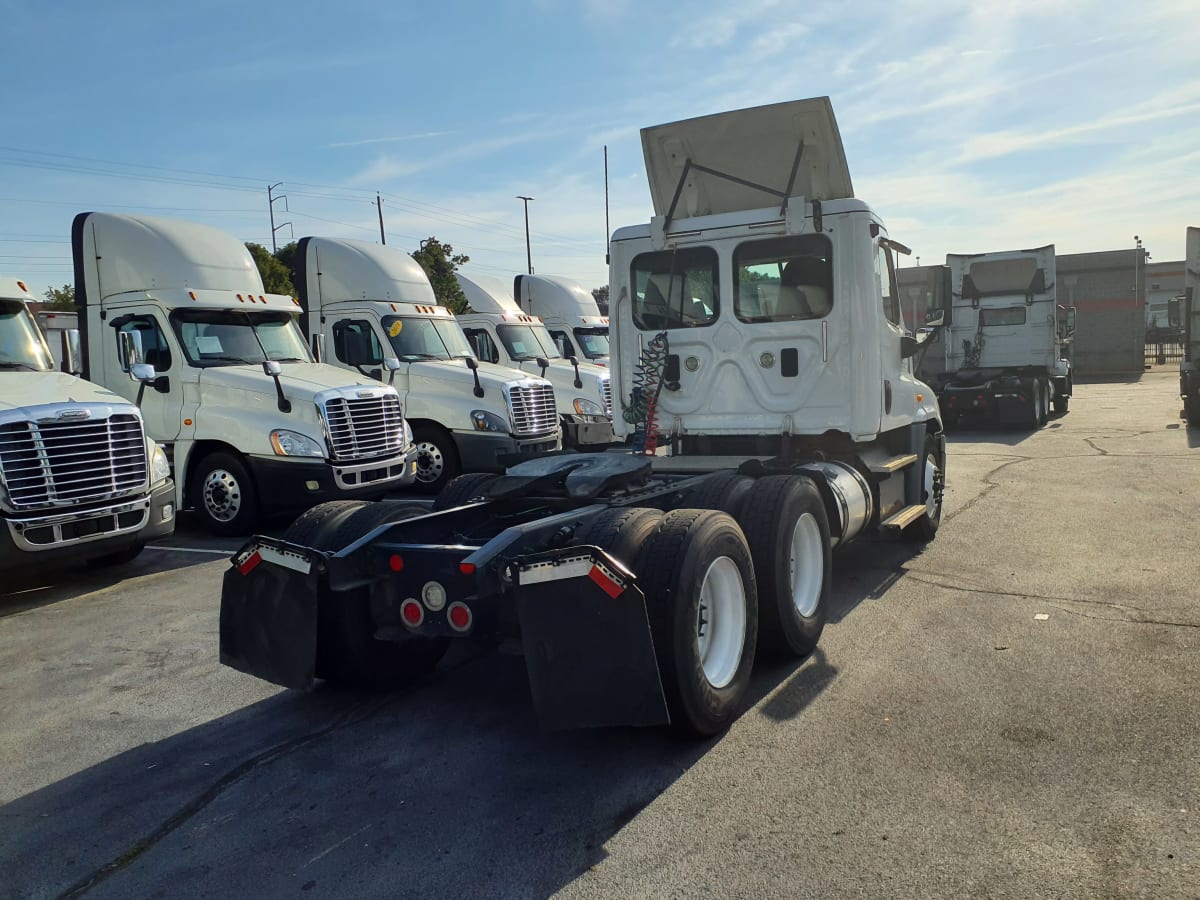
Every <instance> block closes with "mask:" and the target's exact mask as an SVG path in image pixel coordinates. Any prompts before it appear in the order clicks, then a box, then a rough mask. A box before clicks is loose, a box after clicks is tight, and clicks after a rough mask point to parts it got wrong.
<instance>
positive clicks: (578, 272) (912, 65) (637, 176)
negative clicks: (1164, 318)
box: [0, 0, 1200, 287]
mask: <svg viewBox="0 0 1200 900" xmlns="http://www.w3.org/2000/svg"><path fill="white" fill-rule="evenodd" d="M0 21H3V22H4V23H5V29H4V31H5V35H6V38H5V48H4V52H3V54H2V55H0V84H3V85H4V89H3V93H2V94H0V112H2V113H3V119H4V123H5V128H4V137H3V138H2V139H0V146H2V149H0V274H3V275H14V276H18V277H25V278H27V279H28V280H29V281H30V282H31V283H32V285H39V286H44V285H45V284H48V283H53V284H62V283H64V282H67V281H70V280H72V278H71V271H70V244H69V230H70V222H71V218H72V216H73V215H74V214H75V213H76V212H79V211H82V210H85V209H107V210H113V211H129V212H144V213H148V214H159V215H171V216H178V217H181V218H189V219H195V220H197V221H204V222H209V223H212V224H214V225H218V226H220V227H222V228H225V229H226V230H228V231H230V232H232V233H233V234H235V235H237V236H238V237H240V238H242V239H243V240H254V241H258V242H260V243H264V244H267V245H268V246H269V244H270V226H269V224H268V217H267V198H266V186H267V184H268V183H274V182H283V187H282V191H283V193H285V194H286V195H287V203H288V210H289V212H284V211H283V208H282V205H280V206H279V207H277V211H278V220H280V221H290V222H291V223H292V230H291V231H289V229H287V228H285V229H283V230H282V231H281V232H280V237H281V242H282V241H283V240H286V239H287V238H288V236H289V234H290V233H293V234H294V236H295V237H297V238H298V237H301V236H302V235H306V234H318V235H333V236H344V237H358V238H362V239H368V240H370V239H373V238H375V237H377V236H378V230H377V229H378V225H377V220H376V212H375V207H374V198H375V192H376V191H380V192H382V194H383V197H384V204H383V211H384V216H385V223H386V229H387V233H388V243H389V244H390V245H395V246H398V247H402V248H404V249H407V250H413V249H415V248H416V247H417V246H418V244H419V242H420V240H421V239H422V238H424V237H428V236H430V235H436V236H437V237H438V238H440V239H442V240H445V241H449V242H450V243H452V244H453V245H454V247H455V249H456V250H458V251H461V252H465V253H467V254H469V255H470V257H471V264H470V266H469V267H468V271H470V270H474V271H477V272H480V273H485V274H490V275H512V274H514V273H516V272H519V271H524V265H525V242H524V225H523V220H522V213H521V203H520V202H519V201H518V200H516V199H515V196H516V195H518V194H527V195H530V196H533V197H534V198H535V200H534V201H533V202H532V203H531V204H530V223H531V229H532V232H533V238H532V243H533V261H534V266H535V268H536V270H537V271H538V272H541V273H544V274H559V275H566V276H569V277H573V278H576V279H578V280H580V281H582V282H583V283H584V284H586V285H587V286H589V287H594V286H597V285H600V284H604V283H606V282H607V271H606V268H605V265H604V234H605V226H604V183H603V157H602V152H603V147H604V146H605V145H607V146H608V148H609V174H610V186H611V195H612V196H611V224H612V227H613V228H614V229H615V228H616V227H619V226H621V225H626V224H632V223H636V222H644V221H646V220H648V218H649V216H650V213H651V210H650V197H649V193H648V191H647V188H646V182H645V176H644V174H643V169H642V158H641V145H640V142H639V135H638V129H639V128H640V127H642V126H646V125H652V124H658V123H662V122H668V121H672V120H674V119H679V118H684V117H689V116H695V115H704V114H707V113H712V112H718V111H721V110H726V109H734V108H739V107H744V106H753V105H758V104H760V103H770V102H776V101H780V100H791V99H797V98H801V97H811V96H818V95H823V94H828V95H830V96H831V97H832V99H833V104H834V110H835V113H836V114H837V117H838V121H839V125H840V127H841V131H842V137H843V140H844V141H845V144H846V155H847V158H848V160H849V164H850V170H851V173H852V176H853V179H854V186H855V189H856V193H857V195H858V196H859V197H861V198H863V199H865V200H866V201H868V202H869V203H871V204H872V206H874V207H875V208H876V209H877V210H878V211H879V212H880V213H881V214H882V215H883V217H884V219H885V221H887V223H888V227H889V229H890V231H891V233H892V234H893V236H894V237H896V238H898V239H899V240H901V241H903V242H905V243H907V244H909V245H911V246H912V247H913V248H914V250H915V252H916V254H917V255H919V256H921V257H922V262H924V263H930V262H938V261H941V260H942V259H943V258H944V256H945V254H946V253H947V252H977V251H985V250H1001V249H1010V248H1014V247H1027V246H1036V245H1041V244H1046V243H1055V244H1056V245H1057V246H1058V249H1059V251H1060V252H1076V251H1084V250H1100V249H1115V248H1121V247H1129V246H1132V244H1133V236H1134V235H1135V234H1138V235H1140V236H1141V237H1142V239H1143V241H1144V243H1145V244H1146V246H1147V247H1148V249H1149V250H1150V252H1151V253H1152V254H1153V256H1154V259H1155V260H1169V259H1178V258H1180V257H1181V256H1182V254H1183V240H1184V229H1185V226H1187V225H1188V224H1200V178H1197V177H1196V175H1195V173H1196V172H1197V171H1200V115H1198V113H1200V63H1198V62H1197V59H1196V52H1195V47H1196V45H1197V41H1198V40H1200V24H1198V20H1197V15H1196V11H1195V6H1194V3H1188V2H1181V0H1180V2H1177V0H1162V2H1153V0H1151V2H1147V3H1143V4H1140V5H1134V4H1120V5H1118V4H1112V3H1107V2H1091V0H1036V2H1027V0H1007V2H1003V3H990V4H989V3H978V2H966V3H963V2H951V0H930V2H922V3H913V4H909V3H902V2H891V3H873V2H858V3H853V4H843V3H825V4H816V3H804V2H798V0H742V2H741V3H739V4H731V3H728V2H720V3H718V2H709V0H699V2H689V3H681V2H670V3H668V2H660V0H639V2H633V0H493V2H489V3H464V2H456V0H443V2H441V3H437V4H420V5H415V4H411V3H395V2H392V3H381V2H365V0H341V2H337V3H331V2H327V0H326V2H321V3H314V2H310V0H297V2H292V3H288V4H284V3H275V2H258V3H247V2H240V3H234V2H205V0H195V2H192V3H188V4H182V3H179V4H177V3H164V2H161V0H152V2H145V0H125V2H120V0H105V2H101V3H80V2H77V0H68V2H60V3H54V4H51V3H46V2H41V0H0Z"/></svg>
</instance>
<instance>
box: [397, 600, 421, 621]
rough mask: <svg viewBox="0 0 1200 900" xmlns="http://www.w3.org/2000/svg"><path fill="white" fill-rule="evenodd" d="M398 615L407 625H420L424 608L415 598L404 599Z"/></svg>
mask: <svg viewBox="0 0 1200 900" xmlns="http://www.w3.org/2000/svg"><path fill="white" fill-rule="evenodd" d="M400 615H402V616H403V617H404V621H405V622H407V623H408V624H409V625H420V624H421V623H422V622H423V621H424V620H425V610H424V609H423V608H422V607H421V604H420V603H418V602H417V601H416V600H405V601H404V602H403V603H401V604H400Z"/></svg>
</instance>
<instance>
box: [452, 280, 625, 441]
mask: <svg viewBox="0 0 1200 900" xmlns="http://www.w3.org/2000/svg"><path fill="white" fill-rule="evenodd" d="M457 277H458V284H459V287H461V288H462V292H463V294H464V295H465V296H466V298H467V303H468V304H469V307H470V309H469V310H468V311H467V312H465V313H459V314H458V316H457V318H458V322H459V324H460V325H462V328H463V332H464V333H465V334H466V336H467V339H468V340H469V341H470V342H471V344H472V346H473V347H474V349H475V353H476V355H478V356H479V358H480V359H485V360H490V361H491V362H494V363H499V364H501V365H505V366H513V367H514V368H519V369H522V370H524V371H526V372H537V373H539V374H541V375H542V376H543V377H545V378H548V379H549V380H550V383H551V384H553V385H554V395H555V397H556V398H557V399H558V412H559V416H560V418H561V420H562V428H563V443H564V444H565V445H566V446H568V447H575V448H578V449H593V448H595V449H600V448H604V447H607V446H608V445H610V444H611V443H612V442H613V430H612V381H611V378H610V376H609V372H608V369H607V368H605V367H602V366H597V365H594V364H591V363H589V362H587V361H586V360H580V359H579V358H577V357H575V356H571V357H570V358H568V359H564V358H563V356H562V354H561V353H560V352H559V344H558V343H556V341H555V340H554V338H553V337H551V335H550V332H549V331H548V330H547V328H546V326H545V325H544V324H543V323H542V322H541V320H540V319H538V318H537V317H536V316H532V315H529V314H528V313H525V312H522V311H521V309H520V308H519V307H518V306H517V304H516V302H515V301H514V300H513V299H512V296H511V294H510V293H509V292H508V290H507V287H508V286H507V284H506V283H505V282H504V281H503V280H501V279H499V278H489V277H487V276H485V275H472V276H471V277H467V276H465V275H463V274H461V273H459V274H458V276H457ZM589 297H590V295H589ZM605 347H606V348H607V343H605ZM606 352H607V349H606Z"/></svg>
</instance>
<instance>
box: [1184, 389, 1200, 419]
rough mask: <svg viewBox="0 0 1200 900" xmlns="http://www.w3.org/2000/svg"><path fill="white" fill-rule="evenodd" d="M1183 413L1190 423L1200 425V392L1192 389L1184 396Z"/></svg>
mask: <svg viewBox="0 0 1200 900" xmlns="http://www.w3.org/2000/svg"><path fill="white" fill-rule="evenodd" d="M1183 413H1184V415H1185V416H1187V420H1188V424H1189V425H1197V426H1200V392H1198V391H1192V392H1191V393H1190V394H1188V395H1187V397H1186V398H1184V401H1183Z"/></svg>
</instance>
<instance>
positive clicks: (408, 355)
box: [400, 353, 445, 360]
mask: <svg viewBox="0 0 1200 900" xmlns="http://www.w3.org/2000/svg"><path fill="white" fill-rule="evenodd" d="M400 358H401V359H404V360H408V359H445V357H444V356H438V355H437V354H436V353H405V354H404V355H403V356H401V357H400Z"/></svg>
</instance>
